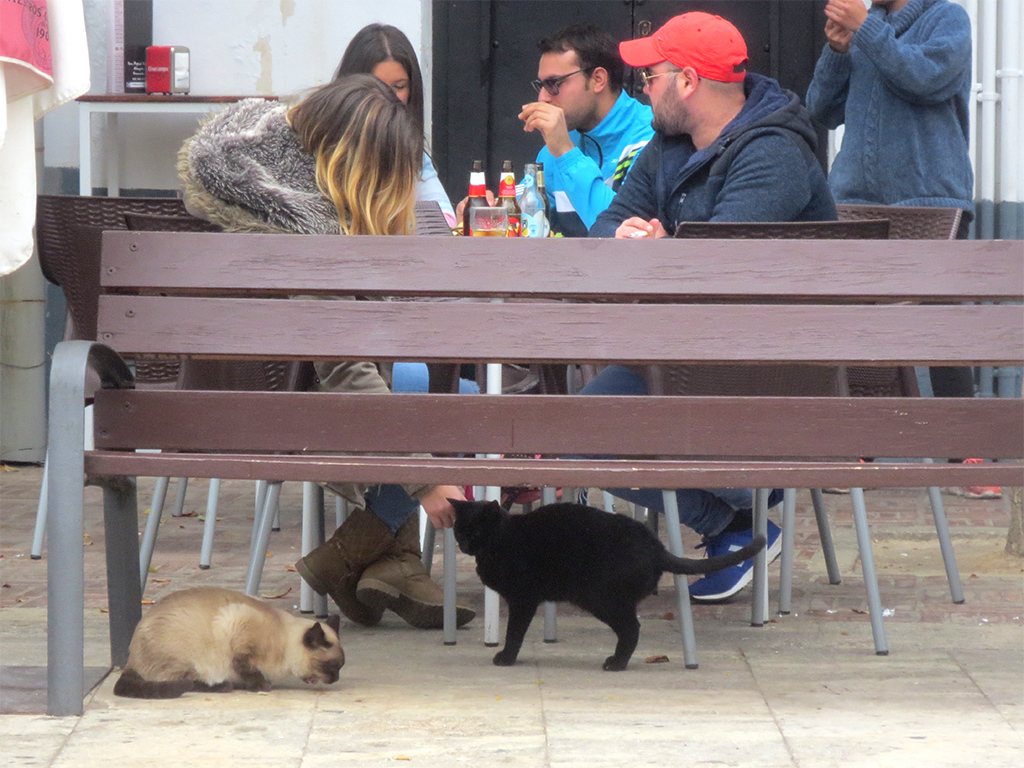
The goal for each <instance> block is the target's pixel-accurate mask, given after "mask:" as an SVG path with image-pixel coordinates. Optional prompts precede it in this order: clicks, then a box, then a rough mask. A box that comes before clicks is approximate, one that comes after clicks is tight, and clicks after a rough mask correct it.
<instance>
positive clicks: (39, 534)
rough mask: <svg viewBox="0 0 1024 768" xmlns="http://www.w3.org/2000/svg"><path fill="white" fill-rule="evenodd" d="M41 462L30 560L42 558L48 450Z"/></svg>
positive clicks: (44, 532)
mask: <svg viewBox="0 0 1024 768" xmlns="http://www.w3.org/2000/svg"><path fill="white" fill-rule="evenodd" d="M44 462H45V463H44V464H43V481H42V483H41V484H40V486H39V503H38V504H37V505H36V527H35V530H34V531H33V533H32V549H31V550H29V557H30V558H31V559H32V560H41V559H42V558H43V538H44V537H45V536H46V494H47V488H48V487H49V479H50V451H49V450H47V451H46V458H45V459H44Z"/></svg>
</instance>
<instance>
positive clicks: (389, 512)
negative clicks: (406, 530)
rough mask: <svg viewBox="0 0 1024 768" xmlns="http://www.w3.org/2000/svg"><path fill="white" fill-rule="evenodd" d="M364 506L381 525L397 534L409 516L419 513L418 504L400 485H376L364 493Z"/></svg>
mask: <svg viewBox="0 0 1024 768" xmlns="http://www.w3.org/2000/svg"><path fill="white" fill-rule="evenodd" d="M364 498H365V499H366V506H367V508H368V509H369V510H370V512H372V513H373V514H374V515H375V516H376V517H377V518H378V519H379V520H380V521H381V522H382V523H384V524H385V525H386V526H387V527H388V528H390V529H391V532H392V533H397V532H398V529H399V528H401V527H402V524H403V523H404V522H405V521H406V520H408V519H409V517H410V516H412V515H414V514H417V513H418V512H419V508H420V503H419V502H418V501H416V500H415V499H413V497H412V496H410V495H409V494H408V493H406V492H405V488H403V487H402V486H400V485H392V484H387V485H376V486H374V487H373V488H371V489H370V490H369V491H367V492H366V496H365V497H364Z"/></svg>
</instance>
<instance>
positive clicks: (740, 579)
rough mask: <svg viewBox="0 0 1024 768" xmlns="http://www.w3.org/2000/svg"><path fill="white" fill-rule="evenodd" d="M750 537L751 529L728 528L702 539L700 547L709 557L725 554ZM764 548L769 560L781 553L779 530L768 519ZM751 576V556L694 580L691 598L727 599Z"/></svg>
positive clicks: (752, 565)
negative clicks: (731, 529) (724, 531)
mask: <svg viewBox="0 0 1024 768" xmlns="http://www.w3.org/2000/svg"><path fill="white" fill-rule="evenodd" d="M753 537H754V536H753V532H752V531H749V530H746V531H728V532H726V533H720V534H718V535H717V536H714V537H712V538H705V539H704V543H703V544H701V546H702V547H704V552H705V554H706V555H707V556H708V557H714V556H715V555H726V554H728V553H729V552H735V551H736V550H738V549H741V548H742V547H744V546H745V545H747V544H749V543H750V541H751V539H753ZM765 551H766V552H767V555H768V562H769V563H771V562H773V561H774V560H775V558H777V557H778V556H779V555H780V554H781V552H782V529H781V528H779V526H777V525H776V524H775V523H773V522H772V521H771V520H769V521H768V543H767V544H766V545H765ZM753 578H754V559H753V558H751V559H750V560H744V561H743V562H742V563H740V564H739V565H734V566H732V567H731V568H725V569H724V570H721V571H715V572H714V573H709V574H708V575H707V576H704V577H702V578H700V579H697V580H696V581H695V582H693V584H691V585H690V599H691V600H696V601H700V602H717V601H720V600H726V599H728V598H730V597H732V596H733V595H735V594H736V593H737V592H739V591H740V590H741V589H743V588H744V587H745V586H747V584H749V583H750V580H751V579H753Z"/></svg>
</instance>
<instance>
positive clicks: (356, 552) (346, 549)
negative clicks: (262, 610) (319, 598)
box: [295, 509, 395, 627]
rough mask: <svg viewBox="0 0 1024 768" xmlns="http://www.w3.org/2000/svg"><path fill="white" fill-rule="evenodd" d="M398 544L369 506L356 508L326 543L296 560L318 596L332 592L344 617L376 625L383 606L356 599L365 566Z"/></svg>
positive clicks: (304, 577)
mask: <svg viewBox="0 0 1024 768" xmlns="http://www.w3.org/2000/svg"><path fill="white" fill-rule="evenodd" d="M394 547H395V535H394V534H393V533H392V532H391V529H389V528H388V527H387V526H386V525H385V524H384V523H382V522H381V521H380V519H379V518H378V517H377V516H376V515H374V514H373V513H372V512H370V511H369V510H367V509H357V510H355V511H354V512H352V514H350V515H349V516H348V519H347V520H346V521H345V522H344V523H343V524H342V525H341V527H340V528H338V530H336V531H335V532H334V535H333V536H331V538H330V539H328V540H327V541H326V542H325V543H323V544H321V545H320V546H319V547H317V548H316V549H314V550H313V551H312V552H310V553H309V554H308V555H306V556H305V557H303V558H302V559H300V560H299V561H298V562H297V563H295V570H297V571H298V572H299V575H300V576H301V577H302V578H303V579H305V581H306V583H307V584H309V586H310V587H312V589H313V591H314V592H316V593H317V594H318V595H330V596H331V599H332V600H333V601H334V602H335V603H337V605H338V608H340V609H341V612H342V613H343V614H345V616H346V617H347V618H349V619H351V620H352V621H354V622H355V623H356V624H362V625H363V626H364V627H375V626H377V624H379V623H380V618H381V616H382V615H383V613H384V610H383V609H382V608H376V607H373V606H369V605H365V604H364V603H362V602H360V601H359V600H358V599H357V598H356V585H357V584H358V583H359V578H360V577H361V576H362V575H363V571H364V569H365V568H366V567H367V566H368V565H369V564H370V563H372V562H374V561H376V560H378V559H380V558H381V557H382V556H383V555H385V554H386V553H388V552H390V551H391V550H392V549H394Z"/></svg>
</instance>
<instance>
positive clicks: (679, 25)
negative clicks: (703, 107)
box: [619, 11, 747, 83]
mask: <svg viewBox="0 0 1024 768" xmlns="http://www.w3.org/2000/svg"><path fill="white" fill-rule="evenodd" d="M619 54H620V55H621V56H622V60H623V61H625V62H626V63H627V64H629V66H631V67H650V66H652V65H654V64H658V63H660V62H662V61H670V62H672V63H673V64H675V65H676V66H677V67H693V68H694V69H695V70H696V71H697V74H698V75H700V76H701V77H704V78H707V79H708V80H717V81H719V82H723V83H738V82H741V81H742V80H743V78H744V76H745V75H746V62H747V44H746V42H744V40H743V35H741V34H740V31H739V30H738V29H736V27H734V26H733V25H732V24H731V23H730V22H728V21H726V20H725V19H723V18H722V17H721V16H713V15H711V14H710V13H703V12H701V11H692V12H690V13H684V14H682V15H681V16H676V17H674V18H671V19H669V20H668V21H667V22H666V23H665V25H664V26H663V27H662V28H661V29H659V30H658V31H657V32H655V33H654V34H653V35H651V36H650V37H641V38H637V39H636V40H627V41H625V42H623V43H619Z"/></svg>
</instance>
